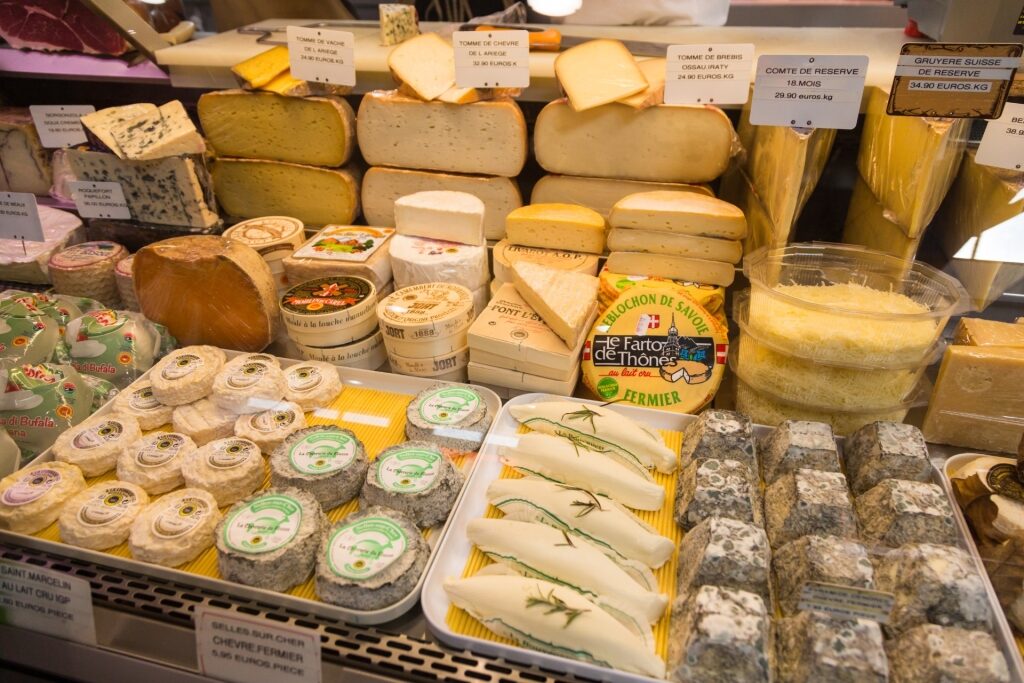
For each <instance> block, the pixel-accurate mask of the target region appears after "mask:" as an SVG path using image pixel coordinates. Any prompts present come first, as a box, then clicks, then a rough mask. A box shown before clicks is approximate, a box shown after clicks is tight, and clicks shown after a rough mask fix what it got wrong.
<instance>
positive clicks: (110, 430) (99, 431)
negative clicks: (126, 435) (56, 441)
mask: <svg viewBox="0 0 1024 683" xmlns="http://www.w3.org/2000/svg"><path fill="white" fill-rule="evenodd" d="M123 432H124V425H122V424H121V423H120V422H118V421H117V420H105V421H103V422H100V423H98V424H95V425H93V426H91V427H88V428H87V429H83V430H81V431H80V432H78V434H76V435H75V438H74V439H72V440H71V445H73V446H74V447H75V448H79V449H81V450H88V449H90V448H96V447H97V446H100V445H102V444H104V443H106V442H108V441H117V440H118V439H120V438H121V434H122V433H123Z"/></svg>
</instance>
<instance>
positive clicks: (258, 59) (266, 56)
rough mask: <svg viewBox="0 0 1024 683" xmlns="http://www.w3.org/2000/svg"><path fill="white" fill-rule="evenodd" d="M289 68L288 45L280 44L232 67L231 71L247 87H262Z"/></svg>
mask: <svg viewBox="0 0 1024 683" xmlns="http://www.w3.org/2000/svg"><path fill="white" fill-rule="evenodd" d="M288 70H289V58H288V47H287V46H285V45H278V46H276V47H272V48H270V49H269V50H267V51H265V52H261V53H259V54H258V55H256V56H255V57H250V58H249V59H247V60H245V61H244V62H239V63H238V64H235V65H234V66H233V67H231V73H233V74H235V77H236V78H237V79H238V80H239V83H240V84H241V85H243V86H245V87H247V88H261V87H263V86H264V85H266V84H267V83H270V82H271V81H272V80H274V79H275V78H277V77H278V76H280V75H281V74H283V73H284V72H286V71H288Z"/></svg>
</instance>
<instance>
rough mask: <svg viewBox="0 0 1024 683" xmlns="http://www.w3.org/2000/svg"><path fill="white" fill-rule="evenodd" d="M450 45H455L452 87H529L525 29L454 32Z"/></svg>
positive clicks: (527, 39)
mask: <svg viewBox="0 0 1024 683" xmlns="http://www.w3.org/2000/svg"><path fill="white" fill-rule="evenodd" d="M452 45H453V46H454V47H455V85H456V86H458V87H460V88H526V87H529V85H530V32H529V31H520V30H518V29H512V30H502V31H456V32H455V34H454V35H453V36H452Z"/></svg>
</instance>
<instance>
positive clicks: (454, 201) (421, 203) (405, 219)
mask: <svg viewBox="0 0 1024 683" xmlns="http://www.w3.org/2000/svg"><path fill="white" fill-rule="evenodd" d="M395 229H396V230H397V231H398V234H399V235H409V236H411V237H426V238H428V239H434V240H443V241H447V242H460V243H462V244H471V245H476V246H482V245H485V244H487V239H486V238H485V237H484V203H483V202H482V201H480V199H478V198H477V197H475V196H473V195H471V194H469V193H467V192H452V191H450V190H426V191H423V192H416V193H414V194H410V195H406V196H405V197H400V198H399V199H398V200H397V201H396V202H395Z"/></svg>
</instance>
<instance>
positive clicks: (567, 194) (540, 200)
mask: <svg viewBox="0 0 1024 683" xmlns="http://www.w3.org/2000/svg"><path fill="white" fill-rule="evenodd" d="M653 190H673V191H677V192H697V193H699V194H705V195H707V196H709V197H714V196H715V194H714V193H713V192H712V191H711V188H710V187H708V186H707V185H687V184H685V183H652V182H647V181H644V180H616V179H612V178H588V177H586V176H573V175H546V176H544V177H542V178H541V179H540V180H538V181H537V184H536V185H534V186H533V192H531V193H530V203H532V204H552V203H556V204H579V205H580V206H585V207H587V208H588V209H593V210H594V211H597V212H598V213H599V214H601V215H602V216H604V217H605V218H608V214H609V213H611V211H612V207H613V206H615V203H616V202H617V201H619V200H620V199H622V198H623V197H626V196H628V195H631V194H636V193H637V192H651V191H653Z"/></svg>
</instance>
